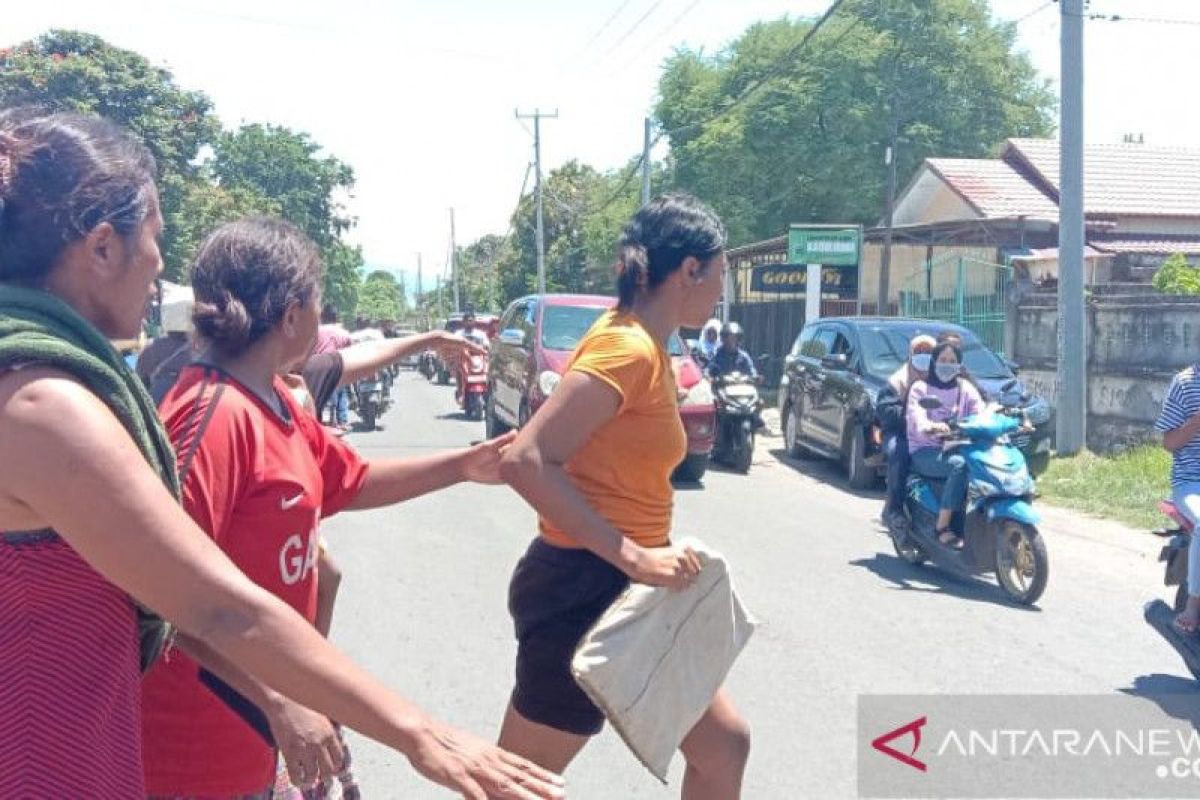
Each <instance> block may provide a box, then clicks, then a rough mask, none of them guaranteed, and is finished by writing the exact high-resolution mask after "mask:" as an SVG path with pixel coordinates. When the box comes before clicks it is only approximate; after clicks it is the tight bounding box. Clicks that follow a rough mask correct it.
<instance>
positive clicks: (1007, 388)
mask: <svg viewBox="0 0 1200 800" xmlns="http://www.w3.org/2000/svg"><path fill="white" fill-rule="evenodd" d="M1015 388H1017V382H1016V380H1011V381H1009V382H1007V383H1005V384H1004V385H1003V386H1001V387H1000V393H1001V394H1008V393H1009V392H1011V391H1012V390H1013V389H1015Z"/></svg>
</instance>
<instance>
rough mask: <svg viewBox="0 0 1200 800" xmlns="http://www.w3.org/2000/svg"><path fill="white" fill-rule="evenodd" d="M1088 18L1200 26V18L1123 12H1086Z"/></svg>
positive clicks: (1106, 20)
mask: <svg viewBox="0 0 1200 800" xmlns="http://www.w3.org/2000/svg"><path fill="white" fill-rule="evenodd" d="M1084 16H1085V17H1086V18H1087V19H1088V20H1092V21H1097V22H1147V23H1150V24H1153V25H1189V26H1200V19H1167V18H1165V17H1127V16H1125V15H1123V14H1086V15H1084Z"/></svg>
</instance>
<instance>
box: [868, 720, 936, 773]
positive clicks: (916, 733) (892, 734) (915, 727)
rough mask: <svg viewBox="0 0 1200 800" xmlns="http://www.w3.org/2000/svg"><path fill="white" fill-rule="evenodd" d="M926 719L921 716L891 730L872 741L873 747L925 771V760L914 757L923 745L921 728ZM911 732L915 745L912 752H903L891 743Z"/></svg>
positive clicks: (902, 762)
mask: <svg viewBox="0 0 1200 800" xmlns="http://www.w3.org/2000/svg"><path fill="white" fill-rule="evenodd" d="M926 721H927V720H926V718H925V717H921V718H920V719H916V720H913V721H912V722H910V723H908V724H907V725H902V726H901V727H899V728H896V730H894V731H889V732H887V733H885V734H884V735H883V736H880V737H879V738H878V739H876V740H875V741H873V742H871V747H874V748H875V749H876V750H878V751H879V752H881V753H883V754H884V755H885V756H890V757H891V758H894V759H896V760H897V761H899V762H900V763H901V764H907V765H908V766H910V767H912V768H913V769H919V770H920V771H921V772H925V771H926V769H927V767H926V766H925V762H924V761H918V760H917V759H916V758H913V756H915V755H916V754H917V750H918V749H919V748H920V747H921V728H923V727H925V723H926ZM909 734H912V737H913V746H912V751H911V752H909V753H902V752H900V751H899V750H897V749H895V748H894V747H892V746H891V745H890V743H891V742H894V741H896V740H897V739H902V738H904V737H905V736H908V735H909Z"/></svg>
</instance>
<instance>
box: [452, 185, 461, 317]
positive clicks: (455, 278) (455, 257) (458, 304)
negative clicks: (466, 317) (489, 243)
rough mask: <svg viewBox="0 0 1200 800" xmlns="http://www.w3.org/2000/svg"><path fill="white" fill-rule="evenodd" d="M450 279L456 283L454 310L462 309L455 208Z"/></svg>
mask: <svg viewBox="0 0 1200 800" xmlns="http://www.w3.org/2000/svg"><path fill="white" fill-rule="evenodd" d="M450 281H451V283H452V284H453V285H454V310H455V311H462V310H463V308H462V294H461V291H462V289H461V287H460V285H459V278H458V244H457V243H456V242H455V241H454V209H453V208H452V209H450Z"/></svg>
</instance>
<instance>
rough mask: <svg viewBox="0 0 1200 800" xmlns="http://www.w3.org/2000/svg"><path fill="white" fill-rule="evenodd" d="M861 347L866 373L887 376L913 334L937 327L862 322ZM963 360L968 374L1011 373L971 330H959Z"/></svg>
mask: <svg viewBox="0 0 1200 800" xmlns="http://www.w3.org/2000/svg"><path fill="white" fill-rule="evenodd" d="M859 330H860V332H861V338H862V347H863V367H864V369H865V370H866V372H867V374H869V375H873V376H875V377H877V378H887V377H888V376H889V375H891V374H892V373H893V372H895V371H896V370H897V369H899V368H900V365H901V364H903V363H904V360H905V359H906V358H908V343H909V342H910V341H912V338H913V337H914V336H917V335H918V334H922V333H926V334H929V335H931V336H937V334H938V332H939V331H937V330H927V329H923V328H921V327H919V326H915V325H914V326H912V327H903V326H899V325H887V326H883V325H881V326H879V327H871V326H863V327H862V328H860V329H859ZM963 363H964V364H965V365H966V367H967V371H968V372H970V373H971V375H972V376H974V377H976V378H980V379H983V380H988V379H1001V378H1011V377H1012V373H1011V372H1010V371H1009V370H1008V368H1007V367H1005V366H1004V364H1003V363H1002V362H1001V361H1000V359H999V358H997V357H996V354H995V353H993V352H992V351H991V350H989V349H987V348H986V347H984V346H983V343H982V342H980V341H979V340H978V339H977V338H975V336H974V335H973V334H971V333H964V334H963Z"/></svg>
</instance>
